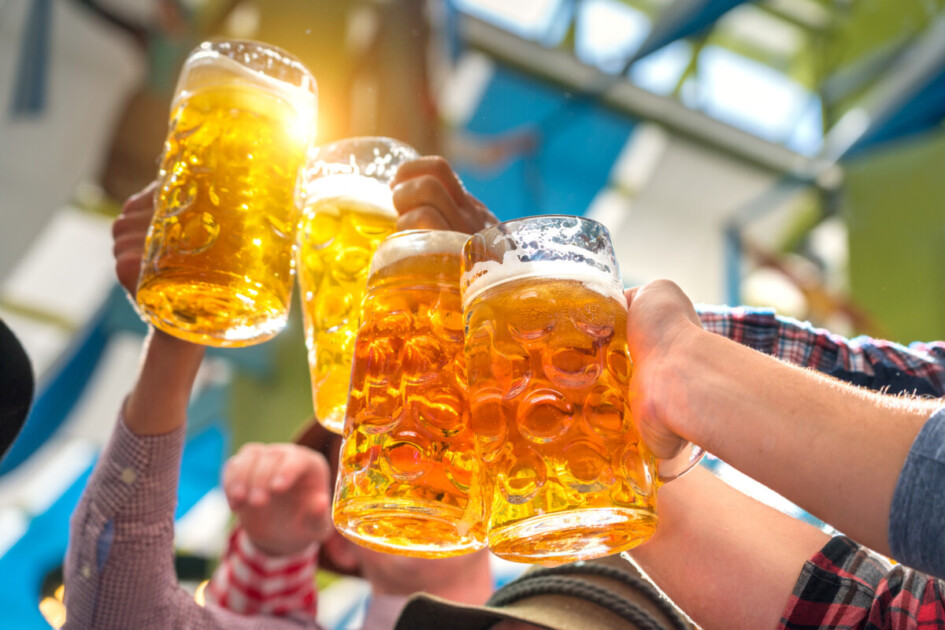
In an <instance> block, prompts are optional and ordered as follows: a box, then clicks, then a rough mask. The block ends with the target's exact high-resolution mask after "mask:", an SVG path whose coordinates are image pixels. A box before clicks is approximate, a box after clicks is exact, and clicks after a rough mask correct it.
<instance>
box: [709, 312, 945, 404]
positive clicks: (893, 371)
mask: <svg viewBox="0 0 945 630" xmlns="http://www.w3.org/2000/svg"><path fill="white" fill-rule="evenodd" d="M696 310H697V311H698V312H699V317H700V319H701V320H702V325H703V327H704V328H705V329H706V330H709V331H711V332H714V333H717V334H720V335H722V336H723V337H728V338H729V339H732V340H734V341H737V342H739V343H741V344H744V345H746V346H749V347H750V348H754V349H755V350H758V351H760V352H764V353H765V354H770V355H772V356H775V357H778V358H779V359H782V360H784V361H788V362H790V363H794V364H796V365H801V366H804V367H808V368H812V369H814V370H817V371H818V372H823V373H824V374H829V375H831V376H834V377H836V378H839V379H841V380H843V381H847V382H848V383H853V384H854V385H860V386H862V387H867V388H869V389H874V390H883V391H888V392H890V393H914V394H917V395H920V396H934V397H939V396H943V395H945V342H941V341H934V342H931V343H921V342H916V343H911V344H909V345H908V346H904V345H902V344H898V343H894V342H892V341H883V340H880V339H872V338H870V337H862V336H861V337H855V338H853V339H847V338H845V337H841V336H840V335H835V334H833V333H830V332H828V331H826V330H823V329H821V328H815V327H813V326H812V325H811V324H810V323H808V322H800V321H798V320H795V319H791V318H788V317H778V316H777V315H775V314H774V311H773V310H771V309H757V308H748V307H744V306H740V307H736V308H730V307H724V306H700V307H697V309H696Z"/></svg>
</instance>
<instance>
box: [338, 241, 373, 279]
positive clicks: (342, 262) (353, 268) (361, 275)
mask: <svg viewBox="0 0 945 630" xmlns="http://www.w3.org/2000/svg"><path fill="white" fill-rule="evenodd" d="M370 263H371V250H368V249H365V248H363V247H347V248H345V249H343V250H341V251H340V252H338V255H337V256H336V257H335V261H334V265H332V268H331V274H332V277H334V279H335V280H337V281H338V282H340V283H342V284H348V283H353V282H363V281H364V280H365V279H366V278H367V273H368V266H369V265H370Z"/></svg>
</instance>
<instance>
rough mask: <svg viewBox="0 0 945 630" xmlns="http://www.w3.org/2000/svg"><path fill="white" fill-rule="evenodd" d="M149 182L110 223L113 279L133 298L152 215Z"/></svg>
mask: <svg viewBox="0 0 945 630" xmlns="http://www.w3.org/2000/svg"><path fill="white" fill-rule="evenodd" d="M155 190H157V183H156V182H152V183H151V184H150V185H148V186H147V187H146V188H145V189H144V190H142V191H140V192H138V193H136V194H134V195H132V196H131V197H129V198H128V200H127V201H126V202H125V204H124V205H123V206H122V213H121V214H120V215H118V217H117V218H116V219H115V221H114V223H112V240H113V245H112V253H113V255H114V257H115V275H117V276H118V281H119V282H120V283H121V285H122V286H123V287H125V289H126V290H127V291H128V293H130V294H132V295H134V293H135V289H136V287H137V284H138V274H139V273H140V270H141V258H142V256H143V255H144V243H145V240H146V239H147V236H148V229H149V228H150V226H151V217H152V215H153V214H154V192H155Z"/></svg>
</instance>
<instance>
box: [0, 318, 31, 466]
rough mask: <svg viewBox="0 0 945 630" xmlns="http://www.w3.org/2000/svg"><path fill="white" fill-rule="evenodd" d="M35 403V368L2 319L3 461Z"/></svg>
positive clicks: (0, 411)
mask: <svg viewBox="0 0 945 630" xmlns="http://www.w3.org/2000/svg"><path fill="white" fill-rule="evenodd" d="M32 402H33V368H32V366H31V365H30V360H29V357H27V356H26V351H24V350H23V346H22V345H21V344H20V341H19V340H18V339H17V338H16V335H14V334H13V331H11V330H10V329H9V328H7V325H6V324H4V323H3V320H0V460H2V459H3V456H4V455H6V452H7V450H9V448H10V445H11V444H13V440H15V439H16V436H17V435H18V434H19V433H20V429H21V428H22V427H23V423H24V422H26V415H27V414H28V413H29V411H30V405H31V404H32Z"/></svg>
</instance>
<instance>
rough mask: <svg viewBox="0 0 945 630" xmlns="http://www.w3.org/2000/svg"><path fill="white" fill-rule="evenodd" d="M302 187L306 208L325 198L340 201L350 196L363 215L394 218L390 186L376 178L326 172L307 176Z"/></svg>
mask: <svg viewBox="0 0 945 630" xmlns="http://www.w3.org/2000/svg"><path fill="white" fill-rule="evenodd" d="M304 186H305V187H304V192H303V195H304V198H305V206H306V211H308V210H307V209H308V208H309V207H310V206H313V205H315V204H317V203H318V202H319V201H323V200H326V199H337V200H338V201H339V202H341V203H342V204H343V203H344V200H349V199H350V200H351V201H352V202H353V205H355V206H356V207H358V209H359V210H360V211H362V212H364V213H365V214H376V215H378V216H384V217H390V218H396V217H397V210H395V209H394V200H393V195H392V193H391V190H390V187H389V186H388V185H387V184H385V183H383V182H379V181H377V180H376V179H372V178H370V177H363V176H361V175H326V176H325V177H316V178H313V179H309V180H308V181H307V182H305V185H304ZM318 210H319V212H321V211H322V209H321V208H319V209H318Z"/></svg>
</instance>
